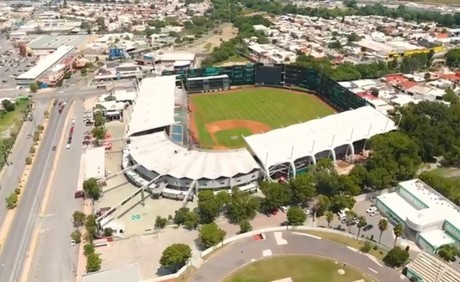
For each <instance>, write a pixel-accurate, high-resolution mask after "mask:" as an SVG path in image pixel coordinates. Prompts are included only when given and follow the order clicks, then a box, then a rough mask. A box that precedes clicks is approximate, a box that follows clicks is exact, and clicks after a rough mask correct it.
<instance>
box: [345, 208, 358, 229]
mask: <svg viewBox="0 0 460 282" xmlns="http://www.w3.org/2000/svg"><path fill="white" fill-rule="evenodd" d="M345 214H346V216H347V226H348V233H351V231H350V229H351V224H352V222H353V220H354V219H355V217H356V213H355V212H354V211H347V212H345Z"/></svg>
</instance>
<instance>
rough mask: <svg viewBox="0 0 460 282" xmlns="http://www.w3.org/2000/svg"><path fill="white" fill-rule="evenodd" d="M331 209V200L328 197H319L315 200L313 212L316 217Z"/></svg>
mask: <svg viewBox="0 0 460 282" xmlns="http://www.w3.org/2000/svg"><path fill="white" fill-rule="evenodd" d="M330 207H331V200H330V199H329V197H328V196H325V195H318V196H316V197H315V198H314V200H313V208H312V211H313V212H314V213H316V216H322V215H323V214H324V213H325V212H326V211H327V210H329V208H330Z"/></svg>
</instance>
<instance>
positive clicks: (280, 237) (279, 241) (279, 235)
mask: <svg viewBox="0 0 460 282" xmlns="http://www.w3.org/2000/svg"><path fill="white" fill-rule="evenodd" d="M273 235H274V236H275V241H276V244H277V245H278V246H281V245H287V241H286V240H284V239H283V233H281V232H275V233H274V234H273Z"/></svg>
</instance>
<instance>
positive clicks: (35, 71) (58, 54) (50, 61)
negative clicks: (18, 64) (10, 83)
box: [16, 46, 73, 80]
mask: <svg viewBox="0 0 460 282" xmlns="http://www.w3.org/2000/svg"><path fill="white" fill-rule="evenodd" d="M72 50H73V47H72V46H60V47H59V48H57V49H56V51H54V52H53V53H52V54H50V55H48V56H46V57H44V58H43V59H41V60H40V61H38V63H37V65H36V66H34V67H33V68H31V69H30V70H28V71H27V72H25V73H23V74H21V75H19V76H18V77H17V78H16V79H17V80H27V79H31V80H33V79H36V78H37V77H39V76H40V75H41V74H43V73H44V72H45V71H46V70H48V69H49V68H50V67H52V66H53V65H54V64H56V63H57V62H58V61H59V60H60V59H62V58H63V57H64V56H65V55H67V54H68V53H70V51H72Z"/></svg>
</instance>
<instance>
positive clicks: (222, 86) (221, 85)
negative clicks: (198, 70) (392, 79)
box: [185, 74, 230, 93]
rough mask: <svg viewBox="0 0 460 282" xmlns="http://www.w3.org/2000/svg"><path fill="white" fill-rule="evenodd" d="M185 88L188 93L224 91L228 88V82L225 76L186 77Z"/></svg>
mask: <svg viewBox="0 0 460 282" xmlns="http://www.w3.org/2000/svg"><path fill="white" fill-rule="evenodd" d="M185 87H186V89H187V91H188V92H189V93H202V92H211V91H224V90H228V89H229V88H230V80H229V78H228V75H226V74H222V75H215V76H203V77H188V78H186V79H185Z"/></svg>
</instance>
